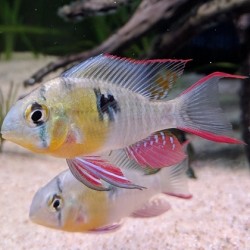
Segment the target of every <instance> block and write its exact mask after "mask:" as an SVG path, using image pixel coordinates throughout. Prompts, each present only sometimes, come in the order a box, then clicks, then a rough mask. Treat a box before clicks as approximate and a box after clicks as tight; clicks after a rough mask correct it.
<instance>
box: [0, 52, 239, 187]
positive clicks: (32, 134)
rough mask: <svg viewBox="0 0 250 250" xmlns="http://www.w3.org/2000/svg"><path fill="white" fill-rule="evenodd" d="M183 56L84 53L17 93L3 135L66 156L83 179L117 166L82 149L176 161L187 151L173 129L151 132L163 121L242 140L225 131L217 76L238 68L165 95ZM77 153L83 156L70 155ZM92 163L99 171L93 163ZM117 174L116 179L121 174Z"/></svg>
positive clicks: (154, 162) (154, 163) (155, 163)
mask: <svg viewBox="0 0 250 250" xmlns="http://www.w3.org/2000/svg"><path fill="white" fill-rule="evenodd" d="M187 61H188V60H145V61H136V60H131V59H123V58H117V57H114V56H110V55H99V56H96V57H93V58H90V59H88V60H87V61H85V62H83V63H81V64H79V65H77V66H75V67H73V68H72V69H70V70H68V71H67V72H65V73H63V74H62V75H61V76H60V77H58V78H55V79H53V80H50V81H48V82H46V83H45V84H43V85H42V86H41V87H39V88H38V89H36V90H34V91H33V92H32V93H30V94H29V95H27V96H25V97H24V98H22V99H21V100H19V101H17V103H16V104H15V105H14V106H13V107H12V108H11V110H10V111H9V113H8V114H7V116H6V118H5V119H4V122H3V125H2V131H1V133H2V136H3V138H4V139H7V140H10V141H13V142H15V143H17V144H19V145H21V146H23V147H26V148H28V149H30V150H32V151H34V152H39V153H43V154H50V155H54V156H57V157H63V158H68V164H69V165H70V168H71V171H72V173H74V175H75V176H76V177H77V178H78V179H79V180H80V181H82V182H84V181H85V180H86V178H88V177H86V176H87V175H89V174H90V175H91V176H92V177H93V176H94V177H96V179H98V178H99V179H103V178H102V177H103V175H105V173H104V170H105V171H108V172H111V173H112V171H116V170H117V166H111V165H110V164H109V163H107V162H104V161H103V160H100V159H99V158H98V159H93V157H92V158H91V159H90V158H88V157H87V158H86V157H85V156H89V155H91V156H100V155H101V154H102V153H105V152H108V151H110V150H115V149H119V148H126V149H127V154H128V156H129V157H130V158H134V159H135V160H136V161H137V162H138V163H139V164H140V165H141V166H144V167H145V166H150V167H152V168H161V167H165V166H170V165H173V164H177V163H179V162H181V161H182V160H183V159H184V157H185V155H184V153H183V152H182V149H181V146H180V144H179V142H178V140H177V139H176V138H175V136H174V135H172V134H170V133H169V132H166V133H165V132H157V131H161V130H163V129H167V128H178V129H181V130H183V131H186V132H190V133H193V134H196V135H198V136H201V137H203V138H206V139H209V140H212V141H216V142H226V143H241V141H239V140H237V139H234V138H231V137H229V136H228V134H229V133H230V132H231V125H230V124H229V123H228V122H227V120H226V119H225V116H224V114H223V112H222V110H221V109H220V107H219V103H218V84H217V83H218V80H219V79H220V78H222V77H231V78H240V79H242V78H244V77H243V76H237V75H230V74H226V73H220V72H216V73H213V74H210V75H208V76H206V77H204V78H202V79H201V80H199V81H198V82H197V83H195V84H194V85H193V86H191V87H190V88H188V89H187V90H185V91H184V92H183V93H182V94H181V95H180V96H179V97H177V98H175V99H173V100H170V101H166V97H167V95H168V92H169V90H170V89H171V88H172V86H173V85H174V84H175V82H176V81H177V79H178V78H179V77H180V76H181V74H182V71H183V68H184V66H185V64H186V62H187ZM79 156H81V157H83V158H81V160H79V159H78V158H75V157H79ZM95 167H97V168H98V169H99V170H98V171H99V172H98V176H96V175H95V173H94V172H93V171H92V170H93V169H94V168H95ZM118 167H119V166H118ZM89 169H91V171H92V172H91V173H90V171H89ZM94 171H96V170H95V169H94ZM119 175H121V176H122V173H119ZM90 178H91V177H90ZM115 182H116V184H117V185H118V186H121V183H120V179H114V180H113V182H112V183H113V184H115ZM123 184H124V183H123ZM126 184H128V185H129V182H127V183H126ZM123 187H125V185H123Z"/></svg>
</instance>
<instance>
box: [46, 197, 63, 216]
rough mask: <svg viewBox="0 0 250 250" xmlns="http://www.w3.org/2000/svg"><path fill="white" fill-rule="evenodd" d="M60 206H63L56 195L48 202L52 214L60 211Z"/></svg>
mask: <svg viewBox="0 0 250 250" xmlns="http://www.w3.org/2000/svg"><path fill="white" fill-rule="evenodd" d="M62 205H63V201H62V198H61V197H60V196H59V195H56V194H55V195H54V196H53V197H52V200H50V201H49V207H50V209H51V210H52V211H54V212H58V211H60V210H61V208H62Z"/></svg>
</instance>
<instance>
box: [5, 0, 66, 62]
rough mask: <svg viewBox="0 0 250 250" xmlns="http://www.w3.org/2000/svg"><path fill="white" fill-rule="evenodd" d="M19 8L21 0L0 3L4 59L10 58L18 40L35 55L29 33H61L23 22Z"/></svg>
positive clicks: (35, 50) (35, 51) (45, 34)
mask: <svg viewBox="0 0 250 250" xmlns="http://www.w3.org/2000/svg"><path fill="white" fill-rule="evenodd" d="M20 8H21V0H15V1H13V3H12V4H11V3H10V1H6V0H5V1H2V3H1V8H0V38H2V42H3V53H4V55H5V59H6V60H9V59H11V57H12V53H13V51H14V49H15V45H16V43H17V42H20V41H21V42H22V43H23V44H24V46H25V47H26V48H27V49H28V50H30V51H32V52H33V54H34V55H37V53H38V52H37V49H36V48H35V46H34V45H33V42H32V39H31V38H30V37H29V35H43V36H51V35H52V36H57V35H61V34H62V32H60V31H58V30H55V29H50V28H44V27H38V26H31V25H25V24H23V23H22V13H21V11H20Z"/></svg>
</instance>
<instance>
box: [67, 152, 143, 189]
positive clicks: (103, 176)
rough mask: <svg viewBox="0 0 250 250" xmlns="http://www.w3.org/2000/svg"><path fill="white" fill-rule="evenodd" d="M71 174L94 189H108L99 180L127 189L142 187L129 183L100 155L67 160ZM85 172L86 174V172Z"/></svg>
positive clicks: (120, 172)
mask: <svg viewBox="0 0 250 250" xmlns="http://www.w3.org/2000/svg"><path fill="white" fill-rule="evenodd" d="M67 162H68V165H69V168H70V170H71V172H72V174H73V175H74V176H75V177H76V178H77V179H78V180H79V181H80V182H82V183H83V184H85V185H87V183H86V182H88V184H89V185H87V186H88V187H90V188H92V189H95V190H103V191H104V190H109V189H110V188H106V187H103V185H102V183H101V181H100V180H104V181H106V182H108V183H110V184H112V185H114V186H117V187H121V188H128V189H142V188H143V187H141V186H138V185H135V184H133V183H131V182H130V181H129V180H128V179H127V178H126V177H125V176H124V175H123V173H122V171H121V170H120V169H119V168H118V167H116V166H113V165H112V164H110V163H109V162H107V161H105V160H103V159H101V158H100V157H93V156H91V157H82V158H81V157H76V158H74V159H68V160H67ZM86 173H87V174H86Z"/></svg>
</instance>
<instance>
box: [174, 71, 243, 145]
mask: <svg viewBox="0 0 250 250" xmlns="http://www.w3.org/2000/svg"><path fill="white" fill-rule="evenodd" d="M223 77H229V78H238V79H244V78H246V77H245V76H239V75H231V74H226V73H222V72H214V73H212V74H210V75H208V76H206V77H204V78H202V79H200V80H199V81H198V82H196V83H195V84H193V85H192V86H191V87H190V88H188V89H186V90H185V91H184V92H183V93H182V94H181V95H180V96H179V97H178V112H179V115H178V118H177V124H178V127H177V128H178V129H181V130H183V131H186V132H188V133H192V134H195V135H198V136H200V137H203V138H205V139H208V140H211V141H215V142H223V143H233V144H242V143H243V142H242V141H240V140H237V139H234V138H231V137H230V136H229V134H230V133H231V132H232V126H231V124H230V123H229V122H228V121H227V119H226V117H225V115H224V113H223V111H222V109H221V108H220V105H219V98H218V81H219V79H221V78H223Z"/></svg>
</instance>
